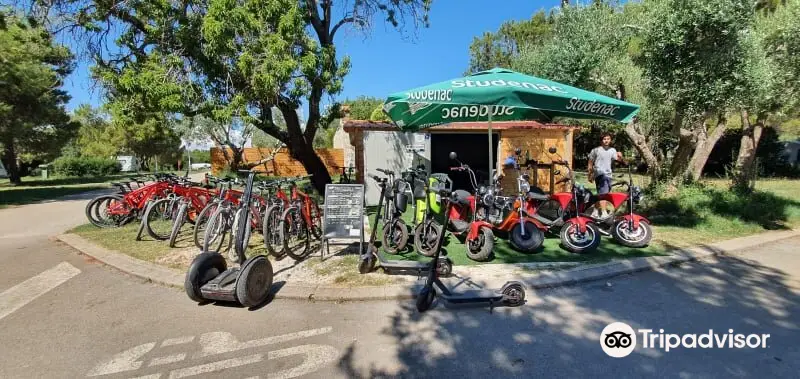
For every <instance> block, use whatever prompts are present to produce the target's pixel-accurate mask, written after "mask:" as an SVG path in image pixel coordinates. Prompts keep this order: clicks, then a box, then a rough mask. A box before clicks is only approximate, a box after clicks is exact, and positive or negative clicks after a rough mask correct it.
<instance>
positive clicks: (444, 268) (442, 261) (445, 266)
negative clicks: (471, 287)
mask: <svg viewBox="0 0 800 379" xmlns="http://www.w3.org/2000/svg"><path fill="white" fill-rule="evenodd" d="M436 272H437V274H438V275H439V277H442V278H447V277H449V276H450V275H452V274H453V264H452V263H450V260H449V259H447V258H439V262H437V263H436Z"/></svg>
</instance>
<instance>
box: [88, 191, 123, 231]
mask: <svg viewBox="0 0 800 379" xmlns="http://www.w3.org/2000/svg"><path fill="white" fill-rule="evenodd" d="M85 213H86V218H88V219H89V222H90V223H92V225H94V226H97V227H98V228H114V227H118V226H121V225H123V224H124V223H125V219H126V218H131V216H130V213H131V212H130V207H128V206H127V204H125V201H124V199H123V197H122V196H120V195H102V196H98V197H96V198H94V200H92V201H90V202H89V204H86V210H85Z"/></svg>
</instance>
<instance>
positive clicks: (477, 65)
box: [466, 2, 563, 74]
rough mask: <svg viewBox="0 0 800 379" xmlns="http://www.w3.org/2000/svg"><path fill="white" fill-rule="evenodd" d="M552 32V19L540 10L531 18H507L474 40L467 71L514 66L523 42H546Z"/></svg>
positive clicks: (470, 49) (470, 47) (469, 72)
mask: <svg viewBox="0 0 800 379" xmlns="http://www.w3.org/2000/svg"><path fill="white" fill-rule="evenodd" d="M562 5H563V2H562ZM550 33H551V19H549V18H548V16H547V14H545V12H544V11H539V12H537V13H536V14H534V15H533V16H532V17H531V18H530V19H529V20H524V21H506V22H504V23H503V24H502V25H500V28H499V29H498V30H497V32H494V33H492V32H486V33H483V35H481V36H480V37H474V38H473V39H472V43H471V44H470V46H469V56H470V58H469V68H468V69H467V72H466V74H471V73H475V72H479V71H484V70H488V69H491V68H494V67H511V64H512V58H514V57H515V56H516V55H517V54H518V53H519V52H520V48H521V47H522V46H523V45H530V44H535V43H538V42H540V41H544V40H546V39H547V38H548V36H550Z"/></svg>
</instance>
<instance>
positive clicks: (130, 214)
mask: <svg viewBox="0 0 800 379" xmlns="http://www.w3.org/2000/svg"><path fill="white" fill-rule="evenodd" d="M173 178H177V176H175V175H171V174H156V175H155V182H154V183H151V184H147V185H145V186H143V187H141V188H137V189H135V190H133V191H130V192H127V193H124V194H109V195H101V196H98V197H96V198H94V199H92V200H91V201H90V202H89V203H88V204H86V210H85V213H86V218H88V219H89V222H90V223H92V225H94V226H97V227H99V228H109V227H119V226H122V225H125V224H127V223H128V222H130V221H131V220H133V219H135V218H139V217H141V216H143V214H144V211H145V210H146V206H147V203H148V201H149V200H152V199H157V198H165V197H166V196H167V195H168V194H169V193H170V192H171V189H172V184H171V183H172V179H173ZM101 212H102V213H101Z"/></svg>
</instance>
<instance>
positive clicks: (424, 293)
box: [417, 286, 436, 313]
mask: <svg viewBox="0 0 800 379" xmlns="http://www.w3.org/2000/svg"><path fill="white" fill-rule="evenodd" d="M435 298H436V291H434V290H433V288H431V287H428V286H425V287H422V290H421V291H419V293H418V294H417V311H419V312H420V313H422V312H425V311H427V310H428V309H431V306H432V305H433V300H434V299H435Z"/></svg>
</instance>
